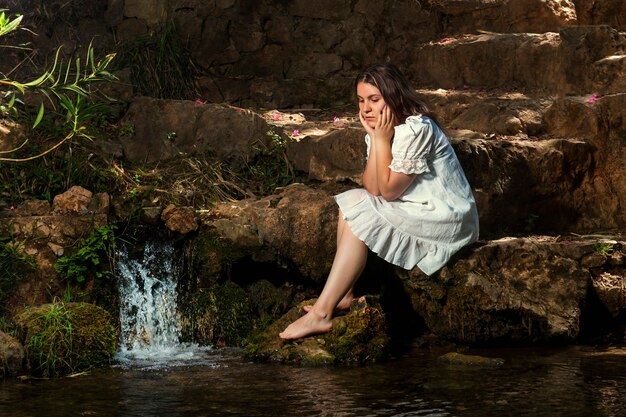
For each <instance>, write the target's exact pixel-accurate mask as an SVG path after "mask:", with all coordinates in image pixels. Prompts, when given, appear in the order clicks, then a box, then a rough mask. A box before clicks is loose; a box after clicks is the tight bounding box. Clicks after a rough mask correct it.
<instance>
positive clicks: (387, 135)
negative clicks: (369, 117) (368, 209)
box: [364, 106, 415, 201]
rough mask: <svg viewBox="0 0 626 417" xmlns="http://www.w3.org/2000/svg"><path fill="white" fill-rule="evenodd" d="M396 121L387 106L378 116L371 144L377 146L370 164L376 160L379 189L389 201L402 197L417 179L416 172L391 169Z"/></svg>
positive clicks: (371, 153)
mask: <svg viewBox="0 0 626 417" xmlns="http://www.w3.org/2000/svg"><path fill="white" fill-rule="evenodd" d="M394 121H395V120H394V117H393V115H392V113H391V109H390V108H389V107H387V106H386V107H385V108H384V109H383V111H382V114H381V116H380V117H379V118H378V121H377V123H376V128H375V137H374V138H373V139H372V145H371V146H372V148H374V147H375V152H372V151H370V160H368V165H369V163H370V161H373V160H374V161H375V164H374V165H375V170H374V171H375V172H376V175H375V178H376V185H377V190H378V191H379V195H381V196H382V197H383V198H384V199H385V200H387V201H392V200H395V199H397V198H398V197H400V196H401V195H402V194H403V193H404V191H406V189H407V188H408V187H409V185H411V183H412V182H413V180H414V179H415V174H402V173H399V172H394V171H391V170H390V169H389V165H390V164H391V160H392V155H391V140H392V139H393V135H394V126H395V123H394ZM366 171H367V166H366ZM364 179H365V173H364ZM366 189H367V187H366ZM368 191H369V190H368Z"/></svg>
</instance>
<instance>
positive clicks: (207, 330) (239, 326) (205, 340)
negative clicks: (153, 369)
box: [181, 281, 252, 346]
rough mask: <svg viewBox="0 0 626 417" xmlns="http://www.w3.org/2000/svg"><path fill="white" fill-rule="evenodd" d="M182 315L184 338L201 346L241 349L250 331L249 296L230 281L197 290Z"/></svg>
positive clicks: (185, 304)
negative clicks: (235, 347)
mask: <svg viewBox="0 0 626 417" xmlns="http://www.w3.org/2000/svg"><path fill="white" fill-rule="evenodd" d="M181 312H182V317H181V325H182V333H183V338H184V339H186V340H189V341H193V342H196V343H199V344H203V345H217V346H243V345H244V344H245V343H246V340H247V338H248V336H249V335H250V332H251V329H252V313H251V308H250V300H249V299H248V295H247V294H246V292H245V290H244V289H243V288H241V287H240V286H239V285H237V284H235V283H234V282H232V281H227V282H225V283H223V284H219V285H215V286H213V287H211V288H202V289H200V290H198V291H197V292H196V293H194V294H193V295H192V296H191V297H190V299H189V300H188V301H186V302H185V303H184V305H183V306H182V308H181Z"/></svg>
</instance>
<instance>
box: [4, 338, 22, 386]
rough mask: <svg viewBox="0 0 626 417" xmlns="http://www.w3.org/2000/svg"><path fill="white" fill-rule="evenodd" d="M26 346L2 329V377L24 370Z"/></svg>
mask: <svg viewBox="0 0 626 417" xmlns="http://www.w3.org/2000/svg"><path fill="white" fill-rule="evenodd" d="M23 364H24V347H23V346H22V344H21V343H20V342H19V341H18V340H17V339H16V338H14V337H12V336H10V335H8V334H6V333H4V332H3V331H2V330H0V378H2V377H4V376H7V375H15V374H18V373H19V372H21V371H22V368H23Z"/></svg>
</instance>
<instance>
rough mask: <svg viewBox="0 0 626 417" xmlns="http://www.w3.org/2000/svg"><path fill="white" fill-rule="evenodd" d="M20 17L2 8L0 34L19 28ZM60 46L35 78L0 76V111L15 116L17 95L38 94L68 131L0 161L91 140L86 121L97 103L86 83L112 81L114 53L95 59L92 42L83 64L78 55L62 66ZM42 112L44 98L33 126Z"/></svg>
mask: <svg viewBox="0 0 626 417" xmlns="http://www.w3.org/2000/svg"><path fill="white" fill-rule="evenodd" d="M22 17H23V16H19V15H18V16H16V17H10V16H6V15H5V12H4V11H3V10H0V37H1V36H4V35H7V34H8V33H11V32H13V31H15V30H16V29H18V28H19V26H20V23H21V21H22ZM60 52H61V48H58V49H57V51H56V54H55V57H54V62H53V64H52V68H51V69H49V70H47V71H45V72H44V73H43V74H41V75H40V76H39V77H38V78H36V79H34V80H32V81H29V82H20V81H18V80H13V79H10V78H7V77H5V76H2V77H0V88H2V87H4V88H5V89H6V90H5V91H4V92H2V91H0V93H1V94H2V95H1V96H0V113H3V114H5V115H6V114H10V113H12V114H13V115H14V116H17V115H18V111H17V107H16V104H21V105H23V104H24V103H23V101H22V100H20V99H19V97H18V96H19V95H22V96H23V95H25V94H26V93H27V92H32V93H36V94H41V95H43V96H45V97H46V98H47V100H48V101H49V103H50V104H51V106H52V108H53V109H54V110H55V111H56V110H57V106H58V107H59V108H60V111H61V112H63V113H65V122H66V124H67V125H68V127H69V132H68V133H67V134H66V136H65V137H64V138H63V139H61V140H60V141H59V142H57V143H56V144H54V145H53V146H51V147H50V148H48V149H46V150H45V151H43V152H41V153H39V154H37V155H33V156H29V157H25V158H8V157H4V156H0V162H3V161H5V162H25V161H30V160H33V159H36V158H40V157H42V156H44V155H46V154H48V153H50V152H52V151H53V150H55V149H57V148H58V147H59V146H61V145H63V144H64V143H65V142H67V141H69V140H71V139H72V138H74V137H84V138H86V139H92V138H91V136H89V134H88V133H87V130H86V129H87V128H86V125H85V124H86V122H87V121H88V120H89V119H91V118H93V116H94V115H95V113H96V110H97V109H98V108H99V107H100V106H101V104H99V103H95V104H92V103H89V99H90V98H91V96H92V92H91V89H90V85H91V84H92V83H95V82H100V81H113V80H116V77H115V76H114V75H113V74H111V73H110V72H109V71H108V70H107V68H108V67H109V64H110V63H111V61H113V59H114V58H115V54H114V53H112V54H108V55H106V56H105V57H104V58H103V59H101V60H99V61H97V60H96V58H95V57H94V49H93V46H92V44H89V46H88V48H87V54H86V57H85V62H84V65H83V64H82V62H81V59H80V57H79V58H76V60H75V61H74V62H73V64H72V63H68V64H67V65H65V64H64V63H63V61H62V60H61V59H60V58H59V55H60ZM44 113H45V106H44V100H42V101H41V102H40V103H39V108H38V110H37V115H36V117H35V120H34V122H33V126H32V127H33V128H35V127H37V126H38V125H39V123H40V122H41V120H42V119H43V116H44ZM27 142H28V139H26V140H25V141H24V142H23V143H22V144H20V145H19V146H17V147H15V148H13V149H10V150H8V151H2V152H0V155H7V154H12V153H14V152H16V151H18V150H19V149H21V148H22V147H23V146H24V145H26V143H27Z"/></svg>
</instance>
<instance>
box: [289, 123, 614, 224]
mask: <svg viewBox="0 0 626 417" xmlns="http://www.w3.org/2000/svg"><path fill="white" fill-rule="evenodd" d="M451 142H452V146H453V147H454V149H455V151H456V153H457V156H458V158H459V160H460V162H461V165H462V166H463V169H464V170H465V173H466V175H467V177H468V180H469V182H470V184H471V185H472V188H473V190H474V194H475V197H476V200H477V205H478V211H479V213H480V217H481V231H483V232H484V233H486V234H499V233H502V232H509V233H520V232H525V231H532V230H543V231H545V230H553V231H562V230H579V229H580V227H581V226H582V225H583V224H584V223H587V222H594V220H595V223H605V222H606V219H604V218H602V219H596V218H595V216H593V213H591V210H590V209H589V207H588V205H589V204H592V202H589V201H587V200H586V198H585V196H586V194H585V191H587V192H591V191H589V190H588V189H589V188H590V185H589V182H590V179H591V177H592V176H593V173H594V169H593V168H594V166H595V158H594V149H593V147H592V146H591V145H590V144H588V143H586V142H584V141H580V140H574V139H553V140H544V141H506V140H484V139H461V138H454V139H452V141H451ZM365 152H366V149H365V143H364V142H363V132H362V131H361V130H360V129H354V128H348V129H344V130H335V131H333V132H331V133H329V134H327V135H325V136H323V137H317V138H313V137H310V138H305V139H303V140H302V141H299V142H294V143H292V144H291V145H290V147H289V152H288V155H289V156H290V158H291V160H292V161H293V162H294V164H295V165H296V167H297V168H298V169H299V170H302V171H304V172H307V173H308V174H309V177H310V178H311V179H314V180H319V181H343V180H351V181H354V182H356V183H357V184H360V182H361V179H360V176H361V174H362V172H363V167H364V163H365ZM597 203H598V200H595V203H593V205H594V206H596V207H597ZM583 214H585V216H583ZM589 216H591V217H589ZM587 226H588V225H586V224H585V227H587Z"/></svg>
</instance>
